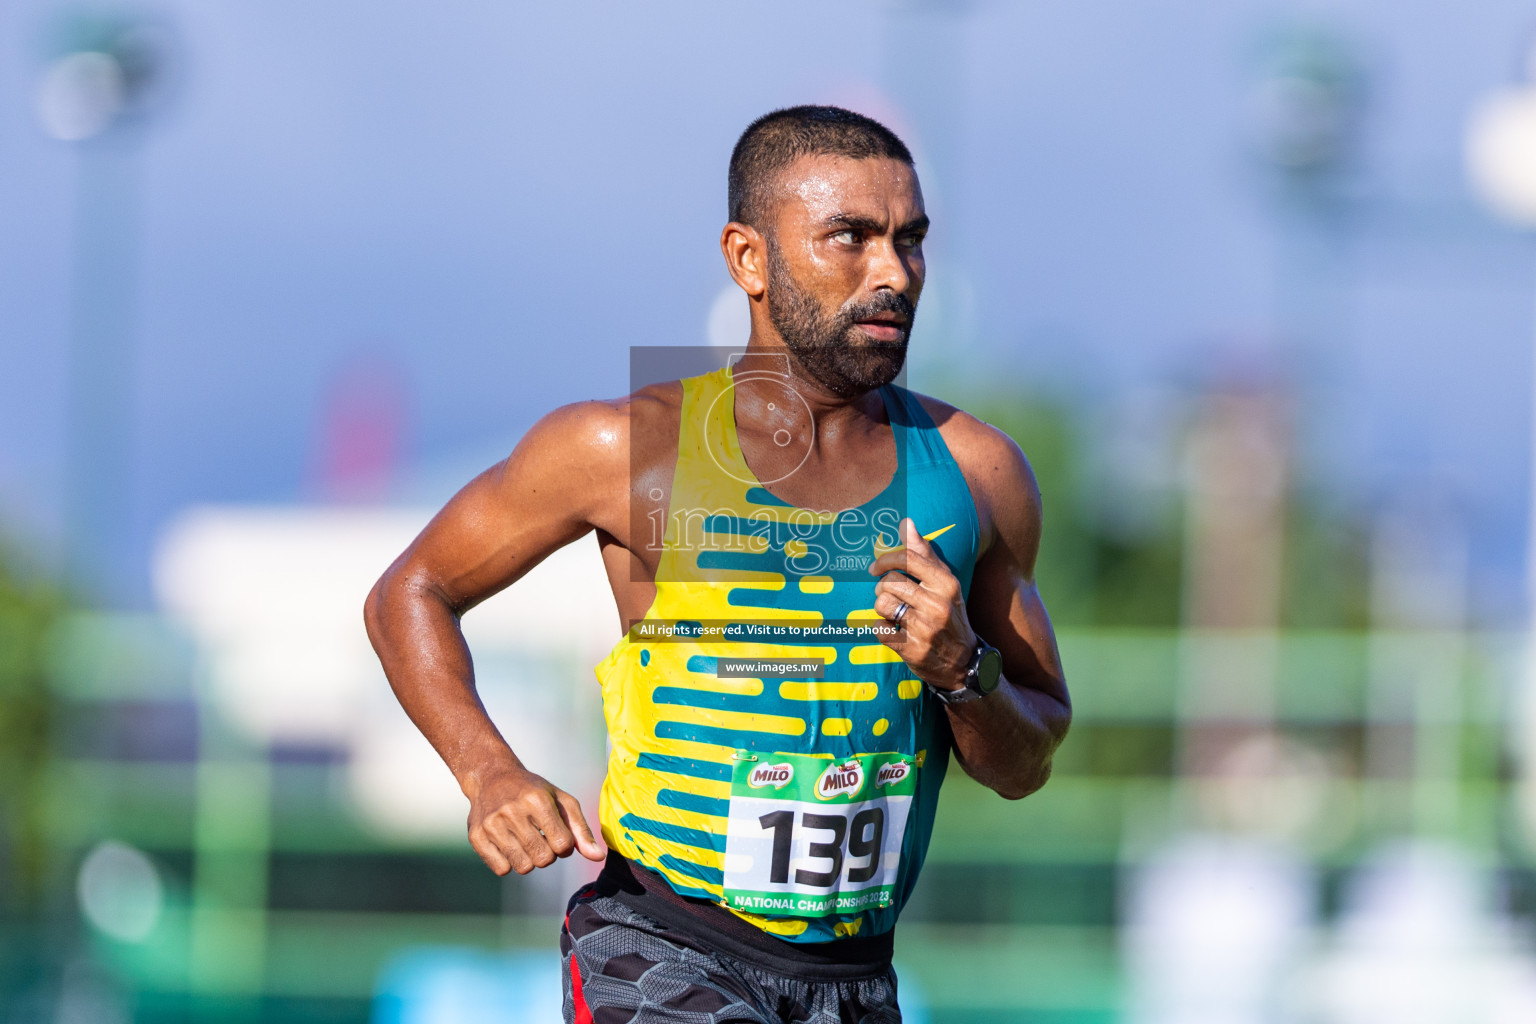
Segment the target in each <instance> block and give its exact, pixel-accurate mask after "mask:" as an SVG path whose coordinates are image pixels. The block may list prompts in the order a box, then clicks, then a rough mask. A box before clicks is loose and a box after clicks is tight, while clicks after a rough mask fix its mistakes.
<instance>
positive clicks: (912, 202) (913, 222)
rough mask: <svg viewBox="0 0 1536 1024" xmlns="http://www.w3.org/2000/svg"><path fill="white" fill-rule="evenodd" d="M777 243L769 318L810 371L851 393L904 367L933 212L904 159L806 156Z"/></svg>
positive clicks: (779, 211) (775, 229)
mask: <svg viewBox="0 0 1536 1024" xmlns="http://www.w3.org/2000/svg"><path fill="white" fill-rule="evenodd" d="M781 188H782V194H781V197H780V199H779V202H778V204H777V206H776V207H775V209H774V211H773V213H772V215H771V220H772V224H771V226H770V228H769V230H768V231H766V232H765V234H766V236H767V242H768V291H767V300H768V315H769V318H770V319H771V321H772V323H773V326H774V328H775V329H776V330H777V331H778V332H779V335H780V336H781V337H782V338H783V339H784V343H785V345H787V346H788V347H789V349H790V351H791V352H793V353H794V355H795V358H796V359H797V360H798V362H799V363H800V365H801V366H802V367H803V368H804V370H805V372H806V373H807V374H808V375H809V376H810V377H811V378H812V379H814V380H815V381H817V382H818V383H820V384H821V385H822V386H823V387H825V388H827V389H828V390H829V391H831V392H832V393H834V394H836V395H840V396H843V397H845V398H847V397H852V396H854V395H860V394H863V393H865V392H867V391H871V390H873V389H875V388H878V387H881V386H883V385H885V384H889V383H890V382H891V381H892V380H894V379H895V378H896V374H897V373H899V372H900V371H901V367H902V364H903V362H905V360H906V355H907V339H908V336H909V335H910V334H911V332H912V318H913V316H914V314H915V313H916V310H917V300H918V296H919V295H921V294H922V290H923V273H924V266H923V236H924V235H925V234H926V233H927V230H928V217H927V215H926V214H925V213H924V212H923V194H922V190H921V189H920V188H919V187H918V183H917V175H916V173H914V172H913V170H912V168H911V167H909V166H908V165H907V164H904V163H902V162H901V161H899V160H887V159H868V160H851V159H848V158H846V157H836V156H817V157H803V158H801V159H800V160H797V161H796V162H795V163H794V164H791V165H790V166H789V167H788V168H787V169H786V170H785V171H784V174H783V177H782V178H781Z"/></svg>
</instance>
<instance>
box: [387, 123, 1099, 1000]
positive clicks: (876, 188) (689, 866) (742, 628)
mask: <svg viewBox="0 0 1536 1024" xmlns="http://www.w3.org/2000/svg"><path fill="white" fill-rule="evenodd" d="M729 206H730V223H728V224H727V225H726V226H725V228H724V230H723V232H722V233H721V236H720V247H721V250H722V251H723V253H724V255H725V261H726V266H727V268H728V269H729V271H730V274H731V277H732V278H733V279H734V280H735V282H736V284H738V285H739V286H740V287H741V289H742V291H743V292H745V293H746V298H747V301H748V303H749V305H750V309H751V318H752V332H751V337H750V340H749V342H748V344H747V346H746V349H745V351H744V352H742V353H739V354H738V358H737V359H736V360H735V361H734V362H732V363H731V364H730V365H728V366H725V367H722V368H720V369H717V370H714V371H713V372H707V373H703V374H701V375H698V376H692V377H686V378H684V379H682V380H673V381H670V382H667V383H662V384H656V385H651V386H646V387H643V388H640V389H639V390H637V391H635V392H634V393H633V394H631V395H629V396H627V397H625V398H621V399H617V400H613V401H593V402H583V403H578V404H576V405H571V406H567V407H565V408H561V409H557V410H555V411H554V412H552V413H550V414H549V415H547V416H545V417H544V418H543V419H542V420H540V421H539V423H538V424H537V425H535V426H534V427H533V429H532V430H530V431H529V432H528V435H527V436H526V437H524V438H523V440H522V441H521V443H519V444H518V446H517V448H516V450H515V451H513V453H512V454H511V456H510V457H509V458H508V459H507V460H506V462H504V463H502V464H501V465H499V466H496V467H494V468H492V469H490V470H487V471H486V472H485V473H483V474H481V475H480V476H479V477H477V478H476V479H475V480H473V481H472V482H471V483H469V484H468V486H466V487H465V488H464V489H463V490H462V491H460V492H459V494H458V495H456V496H455V497H454V498H453V500H452V501H450V502H449V503H448V505H447V507H445V508H444V509H443V510H442V511H441V512H440V513H438V515H437V516H436V517H435V518H434V519H433V520H432V521H431V523H429V524H428V525H427V527H426V529H425V530H423V531H422V533H421V535H420V536H419V537H418V538H416V540H415V541H414V542H413V543H412V544H411V546H410V547H409V548H408V549H407V550H406V552H405V553H404V554H403V555H401V556H400V558H399V559H398V560H397V561H396V562H395V563H394V564H393V565H392V566H390V568H389V569H388V570H387V571H386V572H385V573H384V575H383V577H382V578H381V579H380V580H379V582H378V584H377V585H376V586H375V587H374V589H373V592H372V593H371V594H370V595H369V598H368V603H367V608H366V620H367V625H368V634H369V636H370V638H371V639H372V641H373V644H374V648H375V649H376V650H377V651H378V654H379V657H380V659H381V660H382V662H383V665H384V669H385V672H386V673H387V675H388V676H389V681H390V685H391V686H392V687H393V688H394V691H395V693H396V695H397V696H398V697H399V699H400V703H401V704H402V705H403V706H404V708H405V710H406V712H407V713H408V714H409V715H410V717H411V719H412V721H414V722H415V723H416V725H417V726H418V727H419V728H420V729H421V731H422V733H423V734H425V735H426V737H427V739H428V740H430V741H431V743H432V745H433V746H434V747H435V748H436V749H437V751H438V753H439V754H441V755H442V757H443V760H444V761H445V762H447V765H448V767H449V768H450V769H451V770H452V771H453V774H454V776H455V778H456V779H457V780H458V782H459V785H460V787H461V788H462V789H463V791H464V795H465V796H466V797H468V799H469V804H470V812H469V840H470V843H471V845H473V847H474V849H475V851H476V852H477V853H478V854H479V855H480V856H481V857H482V858H483V859H484V860H485V862H486V864H487V865H489V866H490V868H491V870H493V871H495V872H496V873H497V874H503V875H504V874H506V873H507V872H509V871H516V872H518V873H519V874H526V873H528V872H530V871H532V870H534V869H535V868H540V867H547V866H548V865H550V864H552V863H554V861H555V859H556V858H559V857H566V856H569V855H570V854H571V853H573V852H576V853H580V854H581V855H582V856H583V857H587V858H590V859H591V860H594V861H603V862H604V866H603V869H602V872H601V874H600V875H599V876H598V879H597V881H596V882H595V883H592V884H590V885H588V886H585V887H583V888H582V889H581V890H580V891H578V892H577V893H576V894H575V895H574V896H573V897H572V899H571V902H570V907H569V911H568V913H567V915H566V920H565V925H564V927H563V928H562V931H561V935H560V945H561V950H562V952H563V954H564V963H565V1019H566V1020H567V1021H577V1022H595V1024H615V1022H620V1021H633V1022H635V1024H649V1022H662V1021H677V1022H681V1021H700V1022H702V1021H709V1022H716V1021H721V1022H723V1021H761V1022H767V1021H796V1022H816V1024H831V1022H835V1021H867V1022H877V1021H878V1022H883V1021H898V1020H900V1011H899V1010H898V1008H897V1004H896V979H895V974H894V972H893V971H892V970H891V948H892V930H893V929H894V927H895V924H896V918H897V915H898V914H899V913H900V911H901V908H902V906H903V904H904V903H905V902H906V900H907V898H908V896H910V894H911V892H912V888H913V885H914V884H915V883H916V881H917V875H918V871H919V869H920V868H921V866H922V862H923V857H924V854H925V852H926V850H927V846H928V840H929V836H930V833H931V830H932V827H933V820H934V811H935V808H936V806H937V801H938V794H939V786H940V784H941V783H942V781H943V778H944V773H945V769H946V767H947V765H948V762H949V757H950V754H951V752H953V754H954V757H955V758H956V760H957V761H958V762H959V764H960V766H961V767H962V768H963V769H964V770H965V772H966V773H967V774H969V775H970V776H971V777H972V778H974V779H976V780H977V781H979V782H981V783H982V784H984V785H986V786H988V787H990V788H992V789H993V790H995V791H996V792H997V793H999V794H1000V795H1001V796H1003V797H1005V798H1008V799H1011V800H1016V799H1019V798H1021V797H1024V796H1028V795H1029V794H1030V793H1032V792H1034V791H1035V790H1037V789H1039V788H1040V787H1041V786H1042V785H1044V784H1045V781H1046V779H1047V777H1048V776H1049V774H1050V765H1051V756H1052V754H1053V752H1054V751H1055V749H1056V747H1057V745H1058V744H1059V743H1060V742H1061V740H1062V737H1063V736H1064V735H1065V733H1066V730H1067V725H1068V722H1069V720H1070V717H1071V711H1070V704H1069V701H1068V697H1067V691H1066V687H1065V685H1064V683H1063V679H1062V670H1061V663H1060V659H1059V656H1058V654H1057V650H1056V641H1055V637H1054V635H1053V634H1052V631H1051V625H1050V620H1049V619H1048V617H1047V616H1046V612H1045V608H1044V606H1043V605H1042V603H1041V600H1040V595H1039V593H1038V591H1037V590H1036V587H1035V581H1034V564H1035V554H1036V551H1037V549H1038V547H1039V543H1040V495H1039V491H1038V489H1037V487H1036V485H1035V480H1034V477H1033V475H1032V473H1031V471H1030V468H1029V464H1028V462H1027V461H1026V460H1025V458H1024V455H1023V453H1022V452H1021V451H1020V450H1019V448H1018V446H1017V445H1015V444H1014V443H1013V441H1012V440H1010V439H1009V438H1008V437H1007V436H1005V435H1004V434H1003V433H1001V432H1000V431H998V430H996V429H994V428H993V427H990V426H988V425H987V424H985V423H982V422H980V421H979V420H977V419H975V418H973V417H971V416H969V415H967V414H966V413H964V412H961V411H960V410H958V409H956V408H954V407H952V406H950V405H946V404H945V403H943V402H940V401H938V400H936V399H932V398H928V397H926V396H921V395H917V394H914V393H912V392H910V391H907V390H906V389H905V388H902V387H899V386H897V385H896V384H894V383H893V381H895V379H896V378H897V376H898V374H899V372H900V370H901V368H902V366H903V364H904V361H905V358H906V348H907V339H908V336H909V334H910V332H911V329H912V319H913V315H914V313H915V311H916V308H917V303H918V297H919V295H920V294H921V292H922V287H923V276H924V269H925V268H924V262H923V236H924V234H925V233H926V232H927V230H928V217H927V215H926V214H925V212H924V209H923V198H922V192H921V190H920V188H919V186H918V180H917V175H916V172H915V170H914V168H913V163H912V157H911V154H910V153H909V152H908V151H907V148H906V146H905V145H903V144H902V142H901V141H900V140H899V139H898V138H897V137H896V136H895V135H894V134H893V133H891V132H890V131H889V130H888V129H886V128H885V127H884V126H882V125H880V124H879V123H877V122H875V121H873V120H870V119H869V118H866V117H863V116H861V115H858V114H855V113H851V112H849V111H846V110H842V109H840V108H837V107H795V108H791V109H788V110H780V111H777V112H775V113H772V114H768V115H766V116H765V117H762V118H760V119H759V120H757V121H756V122H754V123H753V124H752V125H751V126H750V127H748V128H747V130H746V132H745V133H743V135H742V136H741V139H740V141H739V142H738V143H737V144H736V148H735V150H734V152H733V153H732V156H731V163H730V172H729ZM593 533H595V534H596V536H597V543H598V545H599V547H600V549H601V552H602V557H603V562H604V564H605V567H606V570H607V574H608V579H609V583H610V585H611V587H612V590H613V596H614V600H615V602H616V603H617V605H618V611H619V616H620V618H621V620H622V621H623V623H625V624H626V627H627V631H626V632H625V634H624V636H623V637H622V638H621V639H620V640H619V641H618V643H617V645H616V646H615V647H614V648H613V651H612V652H611V653H610V654H609V655H608V656H607V658H605V659H604V660H603V662H602V663H601V664H599V665H598V666H597V676H598V679H599V681H600V682H601V684H602V692H603V707H604V714H605V717H606V719H607V723H608V733H609V737H610V739H611V742H612V751H611V754H610V756H609V761H608V772H607V777H606V779H605V781H604V783H603V789H602V795H601V805H600V808H599V815H598V817H599V821H600V830H599V832H597V833H594V832H593V830H592V829H591V827H590V826H589V824H588V821H587V819H586V817H585V814H584V812H583V810H582V808H581V806H580V805H579V804H578V803H577V801H576V799H575V798H574V797H573V796H571V795H570V794H569V793H567V792H565V791H563V790H561V789H560V788H559V787H558V786H556V785H555V784H554V783H553V782H551V781H549V779H547V778H546V777H545V774H543V773H547V774H548V775H549V776H552V777H554V778H556V779H558V778H559V774H560V771H561V766H560V765H558V764H547V765H545V764H540V765H525V764H523V762H522V761H520V760H519V759H518V757H517V755H516V754H515V753H514V752H513V751H512V750H511V749H510V748H509V747H508V745H507V743H506V742H505V740H503V738H502V736H501V734H500V733H499V732H498V731H497V729H496V726H495V725H494V724H493V723H492V722H491V720H490V719H489V718H488V717H487V715H486V713H485V710H484V708H483V707H482V705H481V703H480V701H479V699H478V697H477V696H476V692H475V682H474V671H473V667H472V665H471V661H470V652H469V650H468V648H467V647H466V645H465V642H464V637H463V635H462V633H461V632H460V630H459V617H460V616H461V615H463V614H464V613H465V612H466V611H468V610H469V609H470V608H473V607H474V606H475V605H476V604H478V603H479V602H481V601H483V600H485V599H486V598H488V597H490V596H491V595H493V594H495V593H496V592H497V591H499V590H501V589H502V588H504V587H507V586H510V585H515V584H516V582H517V580H518V579H519V577H521V576H522V575H523V574H524V573H526V572H527V571H528V570H529V569H530V568H532V567H533V566H534V565H536V564H538V563H539V562H540V561H541V560H542V559H544V558H545V557H547V556H548V555H549V554H550V553H551V552H553V551H555V550H556V549H557V548H560V547H562V546H563V545H566V544H570V543H572V542H574V541H577V540H579V539H580V538H582V537H584V536H587V535H588V534H593ZM593 614H598V612H597V610H596V609H594V610H593Z"/></svg>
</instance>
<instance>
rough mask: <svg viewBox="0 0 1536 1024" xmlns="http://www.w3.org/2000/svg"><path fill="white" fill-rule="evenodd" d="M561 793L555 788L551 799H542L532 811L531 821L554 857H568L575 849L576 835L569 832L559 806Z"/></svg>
mask: <svg viewBox="0 0 1536 1024" xmlns="http://www.w3.org/2000/svg"><path fill="white" fill-rule="evenodd" d="M561 795H563V794H561V793H560V791H559V790H558V789H557V790H555V791H554V797H553V799H551V800H546V801H542V802H541V803H540V805H539V808H538V809H537V810H536V811H535V812H534V814H533V816H532V821H533V824H534V826H535V827H536V828H537V829H538V830H539V833H540V835H541V836H542V838H543V840H544V842H545V844H547V845H548V846H549V850H550V852H551V853H553V854H554V855H555V856H556V857H569V856H570V855H571V852H572V851H573V850H575V849H576V837H575V836H573V835H572V834H571V829H570V826H569V825H567V824H566V821H565V815H564V812H563V809H562V808H560V807H559V806H558V805H559V801H560V796H561Z"/></svg>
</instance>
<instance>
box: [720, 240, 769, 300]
mask: <svg viewBox="0 0 1536 1024" xmlns="http://www.w3.org/2000/svg"><path fill="white" fill-rule="evenodd" d="M720 252H721V253H722V254H724V256H725V268H726V269H727V270H729V271H730V273H731V280H733V281H735V282H736V283H737V284H738V285H740V286H741V290H742V291H744V292H746V293H747V297H748V298H753V299H756V298H760V297H761V296H762V295H763V293H764V292H766V291H767V290H768V240H767V239H766V238H764V237H763V233H762V232H761V231H758V230H757V228H754V227H752V225H750V224H743V223H741V222H740V221H734V220H733V221H731V222H730V223H729V224H727V225H726V226H725V228H724V229H723V230H721V232H720Z"/></svg>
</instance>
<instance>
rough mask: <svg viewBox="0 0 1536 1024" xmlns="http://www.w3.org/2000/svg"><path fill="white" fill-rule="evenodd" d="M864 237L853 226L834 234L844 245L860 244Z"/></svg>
mask: <svg viewBox="0 0 1536 1024" xmlns="http://www.w3.org/2000/svg"><path fill="white" fill-rule="evenodd" d="M862 237H863V236H862V235H860V233H859V232H857V231H855V230H853V229H852V228H848V229H847V230H845V231H839V232H838V233H837V234H835V235H833V236H832V238H833V239H834V240H835V241H838V242H842V243H843V244H844V245H858V244H859V242H860V241H861V240H862Z"/></svg>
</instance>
